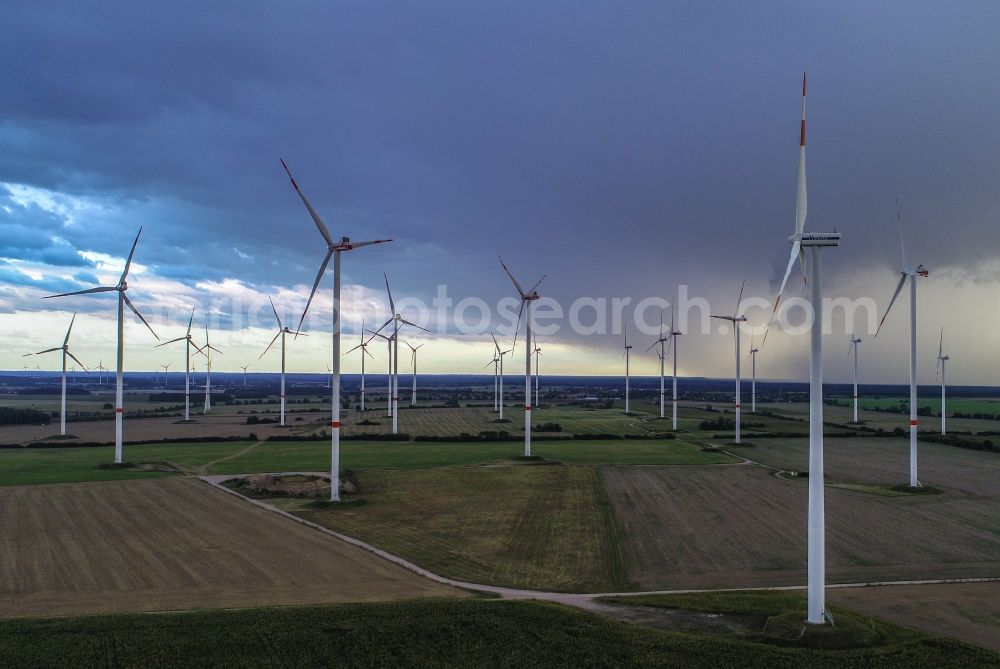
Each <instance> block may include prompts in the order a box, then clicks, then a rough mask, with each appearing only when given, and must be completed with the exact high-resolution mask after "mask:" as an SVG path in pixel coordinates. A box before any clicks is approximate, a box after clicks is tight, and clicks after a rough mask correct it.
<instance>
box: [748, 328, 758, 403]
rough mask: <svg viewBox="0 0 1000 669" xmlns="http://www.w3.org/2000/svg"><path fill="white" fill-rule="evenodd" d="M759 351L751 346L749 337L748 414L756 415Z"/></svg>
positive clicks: (751, 340)
mask: <svg viewBox="0 0 1000 669" xmlns="http://www.w3.org/2000/svg"><path fill="white" fill-rule="evenodd" d="M759 352H760V349H759V348H757V347H756V346H754V345H753V335H751V336H750V353H749V354H748V357H749V358H750V413H757V353H759Z"/></svg>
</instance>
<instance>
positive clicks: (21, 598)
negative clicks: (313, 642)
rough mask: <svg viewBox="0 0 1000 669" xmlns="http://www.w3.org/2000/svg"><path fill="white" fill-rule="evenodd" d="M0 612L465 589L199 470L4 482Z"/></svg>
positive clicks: (319, 599)
mask: <svg viewBox="0 0 1000 669" xmlns="http://www.w3.org/2000/svg"><path fill="white" fill-rule="evenodd" d="M0 526H2V527H3V528H4V531H3V532H2V533H0V616H39V615H69V614H79V613H100V612H123V611H159V610H168V609H190V608H207V607H211V608H220V607H244V606H258V605H262V604H271V605H273V604H309V603H328V602H343V601H371V600H387V599H401V598H410V597H454V596H463V594H464V593H462V592H461V591H458V590H455V589H452V588H449V587H446V586H442V585H438V584H437V583H434V582H432V581H429V580H427V579H424V578H422V577H419V576H417V575H416V574H414V573H412V572H410V571H407V570H405V569H403V568H401V567H397V566H396V565H393V564H391V563H389V562H386V561H384V560H382V559H380V558H377V557H375V556H373V555H371V554H370V553H367V552H365V551H363V550H361V549H359V548H356V547H354V546H351V545H349V544H346V543H343V542H341V541H337V540H336V539H334V538H332V537H329V536H325V535H323V534H322V533H320V532H317V531H315V530H313V529H310V528H308V527H305V526H301V525H298V524H296V523H292V522H289V521H288V520H287V519H283V518H281V517H280V516H278V515H276V514H273V513H271V512H268V511H266V510H264V509H260V508H257V507H254V506H252V505H250V504H247V503H246V502H244V501H242V500H240V499H238V498H236V497H234V496H231V495H228V494H226V493H225V492H222V491H219V490H215V489H213V488H212V487H211V486H209V485H207V484H205V483H203V482H201V481H198V480H194V479H165V480H146V481H128V482H102V483H84V484H71V485H53V486H24V487H6V488H0Z"/></svg>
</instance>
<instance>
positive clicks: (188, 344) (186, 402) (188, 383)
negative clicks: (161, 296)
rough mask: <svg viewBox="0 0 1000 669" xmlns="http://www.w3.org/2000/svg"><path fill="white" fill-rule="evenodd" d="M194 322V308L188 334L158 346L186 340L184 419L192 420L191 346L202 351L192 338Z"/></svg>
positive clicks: (189, 321)
mask: <svg viewBox="0 0 1000 669" xmlns="http://www.w3.org/2000/svg"><path fill="white" fill-rule="evenodd" d="M192 323H194V309H192V310H191V317H190V318H189V319H188V326H187V334H185V335H184V336H183V337H177V338H176V339H171V340H170V341H165V342H163V343H162V344H157V345H156V346H157V348H159V347H160V346H166V345H167V344H173V343H174V342H177V341H182V342H184V420H185V421H189V420H191V347H192V346H194V350H195V351H197V352H198V353H201V352H202V349H201V347H199V346H198V345H197V344H195V343H194V341H193V340H192V339H191V324H192Z"/></svg>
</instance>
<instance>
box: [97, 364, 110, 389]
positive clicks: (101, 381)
mask: <svg viewBox="0 0 1000 669" xmlns="http://www.w3.org/2000/svg"><path fill="white" fill-rule="evenodd" d="M96 369H97V371H99V372H100V373H101V374H100V376H98V377H97V379H98V380H97V383H99V384H101V385H103V384H104V372H106V371H108V368H107V367H105V366H104V361H103V360H101V361H100V362H98V363H97V368H96Z"/></svg>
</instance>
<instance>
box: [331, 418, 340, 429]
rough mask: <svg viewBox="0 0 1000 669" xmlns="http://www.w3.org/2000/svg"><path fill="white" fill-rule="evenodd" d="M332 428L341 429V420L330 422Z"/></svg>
mask: <svg viewBox="0 0 1000 669" xmlns="http://www.w3.org/2000/svg"><path fill="white" fill-rule="evenodd" d="M330 427H337V428H339V427H340V421H339V420H331V421H330Z"/></svg>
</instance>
